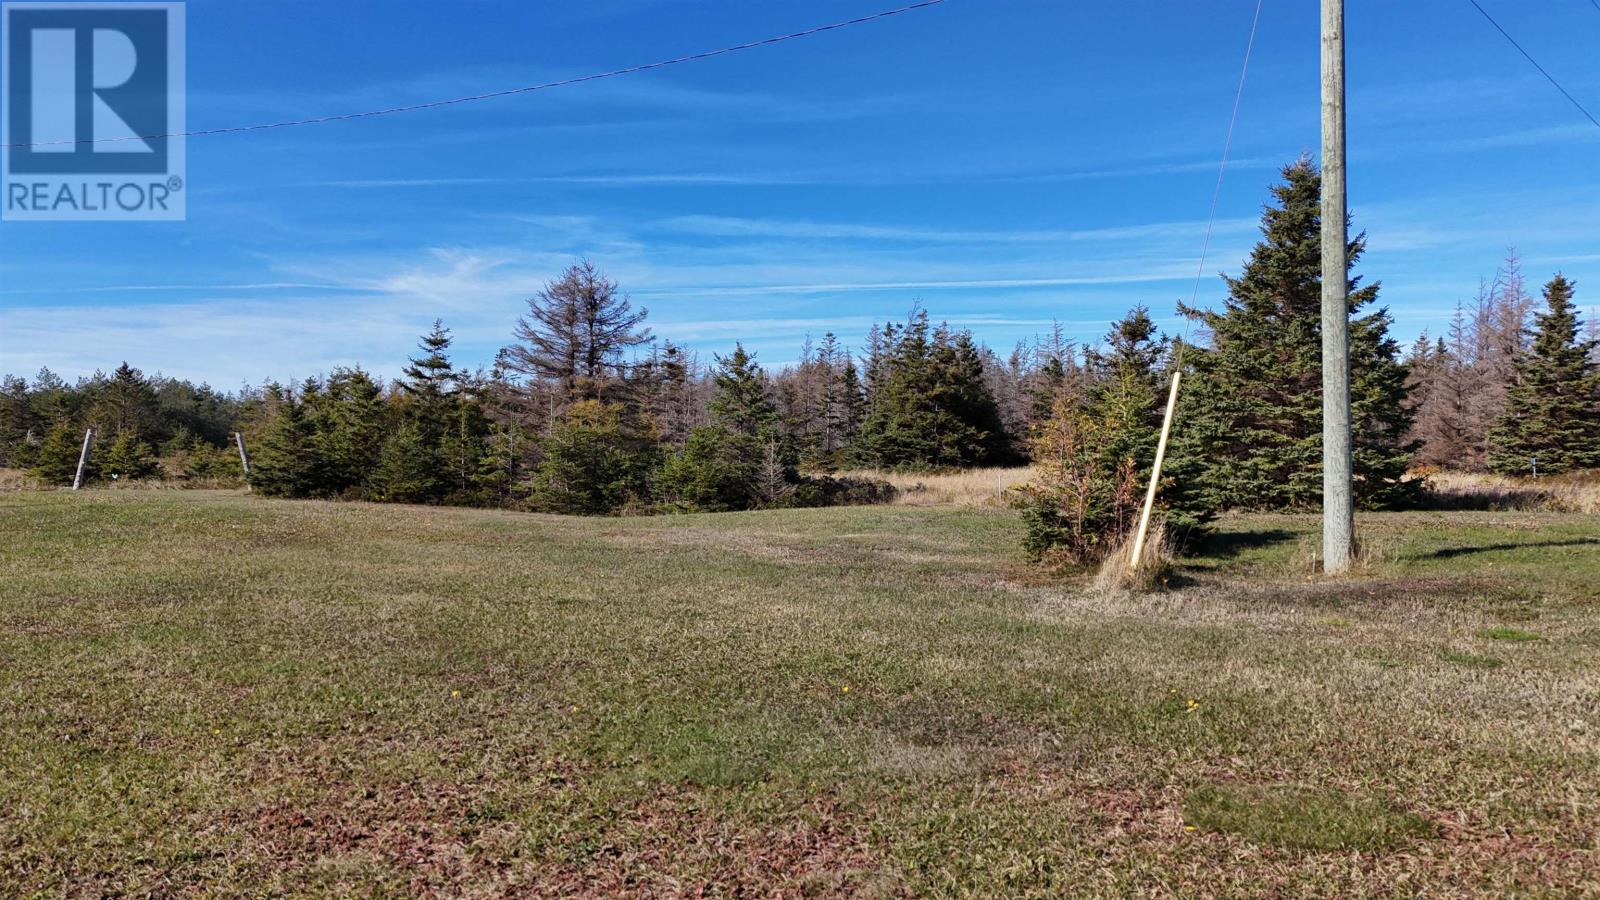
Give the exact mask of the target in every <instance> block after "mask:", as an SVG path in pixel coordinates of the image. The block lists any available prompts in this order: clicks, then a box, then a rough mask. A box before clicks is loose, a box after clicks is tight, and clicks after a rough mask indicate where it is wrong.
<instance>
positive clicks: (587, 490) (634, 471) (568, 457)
mask: <svg viewBox="0 0 1600 900" xmlns="http://www.w3.org/2000/svg"><path fill="white" fill-rule="evenodd" d="M654 437H655V436H654V435H653V434H649V433H643V434H641V433H637V432H635V431H633V430H632V429H630V428H629V427H628V426H627V424H626V422H625V421H624V416H623V408H622V406H621V404H617V403H601V402H600V401H597V400H580V401H578V402H577V403H574V404H572V406H571V407H569V408H568V409H567V412H566V415H565V416H564V417H563V418H562V421H561V423H560V424H558V425H557V426H556V427H555V428H553V429H551V431H550V433H549V434H548V435H546V436H545V439H544V442H543V447H544V458H543V459H542V460H541V461H540V463H539V465H538V467H537V468H535V469H534V472H533V482H532V485H531V494H530V497H529V500H530V502H531V503H532V504H533V506H534V507H535V508H537V509H540V510H543V511H545V512H554V513H567V514H570V515H604V514H608V513H616V512H620V511H622V510H623V509H625V508H627V507H629V506H636V505H638V506H642V505H644V504H646V503H647V502H648V497H649V477H650V474H651V473H652V472H653V471H654V470H655V468H656V464H657V462H658V460H659V450H658V448H657V445H656V443H655V440H654Z"/></svg>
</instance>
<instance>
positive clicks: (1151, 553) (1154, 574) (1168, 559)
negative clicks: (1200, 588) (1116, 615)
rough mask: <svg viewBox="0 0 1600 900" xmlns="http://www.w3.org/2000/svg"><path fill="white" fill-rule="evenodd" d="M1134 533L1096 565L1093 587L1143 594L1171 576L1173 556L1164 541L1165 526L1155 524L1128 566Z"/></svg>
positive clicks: (1165, 539)
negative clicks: (1131, 563)
mask: <svg viewBox="0 0 1600 900" xmlns="http://www.w3.org/2000/svg"><path fill="white" fill-rule="evenodd" d="M1133 542H1134V534H1133V533H1132V532H1130V533H1129V534H1128V536H1127V537H1125V538H1123V539H1122V542H1121V543H1119V544H1117V547H1116V549H1115V550H1112V551H1111V555H1109V556H1107V557H1106V558H1105V561H1104V562H1102V563H1101V564H1100V572H1099V574H1098V575H1096V576H1095V580H1094V586H1095V587H1096V588H1098V589H1100V590H1102V591H1113V592H1115V591H1124V592H1134V593H1144V592H1148V591H1153V590H1155V589H1156V588H1158V587H1161V586H1164V585H1165V584H1166V582H1167V579H1168V576H1169V575H1171V573H1172V565H1173V561H1174V558H1175V557H1174V554H1173V552H1172V546H1171V542H1170V541H1169V540H1168V539H1167V526H1166V525H1164V524H1162V523H1160V522H1157V523H1155V524H1154V525H1151V526H1150V534H1149V535H1148V537H1147V538H1146V539H1145V542H1144V547H1143V548H1142V549H1141V550H1140V552H1139V562H1138V564H1137V565H1133V566H1130V565H1128V560H1129V558H1130V557H1131V556H1133Z"/></svg>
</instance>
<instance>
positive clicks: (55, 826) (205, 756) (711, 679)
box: [0, 491, 1600, 896]
mask: <svg viewBox="0 0 1600 900" xmlns="http://www.w3.org/2000/svg"><path fill="white" fill-rule="evenodd" d="M1316 527H1317V523H1316V520H1315V519H1314V518H1307V517H1257V518H1244V519H1232V520H1228V521H1227V522H1226V523H1225V525H1224V529H1223V534H1222V535H1221V536H1220V538H1219V539H1218V540H1217V541H1215V542H1213V543H1212V544H1211V545H1210V549H1209V550H1208V551H1207V554H1208V555H1206V556H1204V557H1202V558H1200V559H1198V560H1196V561H1195V562H1194V563H1193V564H1192V565H1190V566H1188V567H1186V568H1185V569H1184V570H1183V571H1182V573H1180V575H1179V576H1178V577H1177V578H1175V579H1174V583H1173V585H1172V586H1171V590H1169V591H1168V592H1166V593H1164V594H1160V595H1156V596H1152V597H1146V598H1120V599H1119V598H1110V597H1106V596H1102V595H1097V594H1095V593H1092V592H1090V591H1089V590H1087V589H1086V588H1083V587H1081V586H1078V585H1075V584H1073V583H1070V582H1060V581H1052V580H1049V579H1046V578H1043V577H1041V576H1040V575H1039V574H1038V573H1037V572H1034V571H1032V570H1031V569H1030V568H1029V567H1027V566H1026V565H1025V564H1024V563H1023V562H1022V560H1021V559H1020V555H1019V552H1018V549H1017V545H1018V537H1019V532H1020V524H1019V522H1018V520H1017V519H1016V517H1015V515H1014V514H1012V513H1010V512H1008V511H1005V510H999V509H988V510H984V509H950V508H912V507H878V508H854V509H828V510H802V511H783V512H765V513H746V514H729V515H697V516H681V517H663V518H649V519H567V518H558V517H551V516H536V515H522V514H515V513H504V512H482V511H470V510H454V509H425V508H414V507H398V506H375V505H367V504H355V503H348V504H346V503H320V502H283V501H267V500H262V499H258V498H254V497H250V496H246V495H240V494H231V493H205V492H159V491H94V492H84V493H82V494H79V495H73V494H70V493H66V492H52V493H31V494H29V493H13V494H8V495H0V896H19V895H21V896H26V895H30V894H33V893H38V894H43V895H49V896H53V895H57V894H61V893H65V894H69V895H83V896H98V895H103V894H122V893H126V894H141V895H142V894H162V895H172V894H178V895H188V894H198V895H213V894H214V895H247V896H260V895H264V894H293V895H305V894H338V895H360V896H366V895H385V896H387V895H410V894H418V893H439V894H447V895H456V894H470V895H482V896H499V895H542V894H549V895H571V894H587V895H614V894H619V893H633V894H638V895H648V896H661V895H672V894H692V893H701V892H705V893H711V894H723V895H729V894H741V893H742V894H744V895H752V894H754V895H769V894H774V893H786V894H790V895H804V894H808V893H809V894H840V895H842V894H850V895H856V896H860V895H868V896H870V895H887V896H896V895H907V894H965V895H975V896H996V895H1015V894H1028V893H1033V894H1039V895H1062V894H1068V895H1073V894H1126V893H1138V894H1216V895H1240V894H1274V895H1279V896H1292V895H1327V894H1332V893H1343V894H1360V893H1370V894H1393V895H1404V896H1411V895H1414V894H1418V893H1431V894H1435V895H1461V894H1473V893H1477V894H1485V895H1504V894H1510V893H1531V894H1536V895H1550V894H1557V895H1561V894H1568V895H1584V894H1588V895H1600V517H1594V516H1587V517H1585V516H1564V515H1554V514H1523V513H1506V514H1499V513H1437V514H1435V513H1430V514H1398V515H1385V516H1372V517H1364V518H1363V519H1362V521H1361V529H1362V533H1363V536H1364V537H1365V538H1366V541H1367V548H1368V550H1367V556H1368V557H1369V558H1370V560H1369V563H1368V566H1367V568H1366V569H1365V570H1364V571H1363V573H1362V574H1360V575H1359V576H1358V577H1355V578H1353V579H1350V580H1347V581H1344V582H1339V583H1330V582H1325V581H1322V580H1320V579H1316V578H1312V577H1310V576H1309V575H1308V573H1309V571H1310V562H1309V555H1310V548H1311V546H1312V544H1313V543H1314V542H1313V541H1312V540H1311V539H1310V536H1311V535H1312V534H1313V533H1314V531H1315V529H1316Z"/></svg>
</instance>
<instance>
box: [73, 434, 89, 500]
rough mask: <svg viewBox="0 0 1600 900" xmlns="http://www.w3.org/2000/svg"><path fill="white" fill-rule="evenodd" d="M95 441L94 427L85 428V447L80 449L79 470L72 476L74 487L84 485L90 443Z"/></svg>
mask: <svg viewBox="0 0 1600 900" xmlns="http://www.w3.org/2000/svg"><path fill="white" fill-rule="evenodd" d="M92 443H94V429H93V428H85V429H84V431H83V449H82V450H79V451H78V471H77V473H76V474H74V475H73V476H72V489H73V490H77V489H79V488H81V487H83V469H84V467H85V466H87V465H88V464H89V445H90V444H92Z"/></svg>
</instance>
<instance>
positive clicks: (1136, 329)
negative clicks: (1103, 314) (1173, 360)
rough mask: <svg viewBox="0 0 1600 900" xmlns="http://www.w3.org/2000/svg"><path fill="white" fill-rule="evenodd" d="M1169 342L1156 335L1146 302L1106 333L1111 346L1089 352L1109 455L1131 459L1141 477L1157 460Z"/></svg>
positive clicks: (1094, 399) (1093, 396)
mask: <svg viewBox="0 0 1600 900" xmlns="http://www.w3.org/2000/svg"><path fill="white" fill-rule="evenodd" d="M1168 344H1169V341H1168V340H1167V339H1166V338H1164V337H1157V335H1156V326H1155V322H1154V321H1152V320H1151V318H1150V311H1149V310H1148V309H1147V308H1145V307H1144V306H1135V307H1134V308H1133V309H1132V310H1131V311H1129V313H1128V314H1127V316H1125V317H1124V318H1123V319H1122V320H1121V321H1119V322H1116V323H1115V324H1113V325H1112V326H1111V331H1110V332H1109V333H1108V334H1107V335H1106V349H1105V350H1103V351H1101V350H1090V351H1088V352H1087V353H1086V354H1085V358H1084V362H1085V365H1086V366H1087V368H1088V370H1089V374H1090V375H1091V377H1092V380H1091V382H1090V389H1089V402H1090V405H1091V406H1092V407H1093V408H1094V410H1095V413H1096V416H1097V418H1098V419H1099V420H1100V421H1101V422H1102V423H1104V426H1105V427H1106V428H1107V429H1108V438H1107V444H1106V453H1107V455H1108V456H1109V457H1110V458H1111V459H1112V460H1114V461H1116V462H1117V463H1118V464H1119V465H1120V464H1121V463H1122V462H1125V461H1126V462H1129V463H1131V464H1132V465H1133V469H1134V472H1135V473H1136V474H1137V476H1138V478H1139V479H1141V480H1142V479H1145V478H1147V477H1148V473H1149V471H1150V466H1151V464H1152V463H1153V462H1154V460H1155V452H1156V440H1157V438H1158V436H1159V431H1160V428H1161V416H1162V409H1163V407H1162V399H1161V396H1162V390H1161V381H1162V374H1163V373H1162V368H1161V367H1162V363H1163V360H1164V359H1165V356H1166V352H1167V346H1168Z"/></svg>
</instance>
